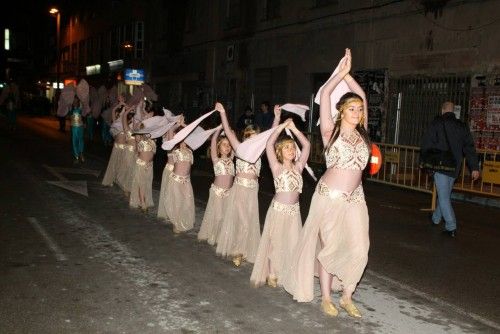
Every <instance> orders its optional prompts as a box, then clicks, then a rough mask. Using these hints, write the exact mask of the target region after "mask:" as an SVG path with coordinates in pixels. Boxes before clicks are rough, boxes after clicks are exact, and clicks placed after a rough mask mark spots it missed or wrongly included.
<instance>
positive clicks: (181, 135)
mask: <svg viewBox="0 0 500 334" xmlns="http://www.w3.org/2000/svg"><path fill="white" fill-rule="evenodd" d="M214 112H215V110H212V111H210V112H208V113H206V114H205V115H203V116H201V117H199V118H198V119H196V120H195V121H193V122H192V123H190V124H189V125H188V126H186V127H185V128H184V129H182V130H180V131H179V132H177V133H176V134H175V136H174V138H172V139H170V140H167V141H165V142H163V144H162V145H161V148H162V149H164V150H165V151H170V150H171V149H172V148H174V146H175V145H177V144H179V143H180V142H181V141H183V140H184V139H186V137H187V136H188V135H189V134H190V133H191V132H193V131H194V129H196V127H197V126H198V125H199V124H200V123H201V122H202V121H203V120H204V119H205V118H207V117H208V116H210V115H212V114H213V113H214Z"/></svg>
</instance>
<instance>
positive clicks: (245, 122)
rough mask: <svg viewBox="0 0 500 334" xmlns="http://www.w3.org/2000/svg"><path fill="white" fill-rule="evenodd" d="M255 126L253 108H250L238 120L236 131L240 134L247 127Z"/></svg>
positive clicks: (246, 108) (247, 107)
mask: <svg viewBox="0 0 500 334" xmlns="http://www.w3.org/2000/svg"><path fill="white" fill-rule="evenodd" d="M254 124H255V116H254V114H253V110H252V108H250V106H246V107H245V112H244V113H243V115H241V116H240V118H238V123H237V124H236V129H238V132H241V131H243V130H244V129H245V128H246V127H247V126H249V125H254Z"/></svg>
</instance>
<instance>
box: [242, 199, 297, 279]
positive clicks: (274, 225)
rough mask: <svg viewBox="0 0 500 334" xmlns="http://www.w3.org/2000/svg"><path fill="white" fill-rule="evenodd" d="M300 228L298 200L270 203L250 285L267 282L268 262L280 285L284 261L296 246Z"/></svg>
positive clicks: (284, 269) (286, 260)
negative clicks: (286, 202) (289, 202)
mask: <svg viewBox="0 0 500 334" xmlns="http://www.w3.org/2000/svg"><path fill="white" fill-rule="evenodd" d="M301 228H302V220H301V219H300V207H299V203H296V204H282V203H279V202H276V201H275V200H273V201H272V202H271V205H270V206H269V209H268V210H267V215H266V221H265V223H264V230H263V231H262V237H261V238H260V243H259V249H258V251H257V257H256V258H255V264H254V266H253V271H252V275H251V277H250V283H251V285H252V286H254V287H259V286H261V285H264V284H265V283H266V278H267V277H268V276H269V265H271V266H272V268H273V271H274V275H275V276H276V277H277V278H278V285H282V282H281V281H282V276H283V273H284V272H285V271H286V268H285V263H287V264H288V263H290V261H288V259H289V258H290V257H291V256H292V252H293V250H294V248H295V246H296V245H297V240H298V239H299V233H300V229H301ZM269 263H270V264H269Z"/></svg>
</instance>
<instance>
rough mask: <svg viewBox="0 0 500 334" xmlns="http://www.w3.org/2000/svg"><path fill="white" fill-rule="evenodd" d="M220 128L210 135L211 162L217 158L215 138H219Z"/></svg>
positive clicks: (214, 161)
mask: <svg viewBox="0 0 500 334" xmlns="http://www.w3.org/2000/svg"><path fill="white" fill-rule="evenodd" d="M221 131H222V129H218V130H217V131H215V132H214V134H213V135H212V139H211V140H210V158H212V162H213V163H214V164H215V163H216V162H217V160H218V159H219V158H218V157H217V138H219V135H220V132H221Z"/></svg>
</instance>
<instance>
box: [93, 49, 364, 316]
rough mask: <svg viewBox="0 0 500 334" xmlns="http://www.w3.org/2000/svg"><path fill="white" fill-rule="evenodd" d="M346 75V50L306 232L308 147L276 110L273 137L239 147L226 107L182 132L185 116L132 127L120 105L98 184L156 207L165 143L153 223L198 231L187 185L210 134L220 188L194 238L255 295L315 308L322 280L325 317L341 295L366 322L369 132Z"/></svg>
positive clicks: (327, 113)
mask: <svg viewBox="0 0 500 334" xmlns="http://www.w3.org/2000/svg"><path fill="white" fill-rule="evenodd" d="M350 70H351V53H350V50H349V49H346V53H345V56H344V57H343V58H342V60H341V61H340V63H339V65H338V67H337V69H336V70H335V72H334V73H333V74H332V76H331V77H330V79H329V80H328V81H327V82H326V83H325V84H324V85H323V86H322V88H321V89H320V92H319V93H318V96H317V97H318V101H317V102H319V104H320V131H321V137H322V141H323V145H324V154H325V161H326V167H327V169H326V171H325V173H324V174H323V176H322V177H321V178H320V180H319V182H318V183H317V186H316V190H315V192H314V195H313V197H312V200H311V206H310V209H309V214H308V216H307V219H306V221H305V223H304V225H302V220H301V216H300V207H299V196H300V193H301V192H302V187H303V179H302V171H303V170H304V169H306V168H307V169H308V170H310V169H309V168H308V166H307V160H308V157H309V152H310V143H309V141H308V139H307V137H306V136H305V135H304V134H302V133H301V132H300V131H299V130H298V129H297V127H296V126H295V124H294V122H293V121H292V120H291V119H286V120H284V121H283V122H281V110H282V107H280V106H275V108H274V113H275V118H274V123H273V127H272V128H271V129H270V130H267V131H265V132H262V133H259V129H257V128H256V127H254V126H248V127H247V128H245V129H244V131H243V134H242V136H241V141H240V140H239V139H238V137H237V135H236V134H235V133H234V131H233V130H232V129H231V127H230V123H229V120H228V118H227V116H226V112H225V109H224V107H223V105H222V104H220V103H216V105H215V108H214V109H215V110H213V111H212V112H210V113H208V114H206V115H204V116H202V117H200V118H199V119H198V120H197V121H194V122H193V123H190V124H185V123H184V118H183V117H182V116H174V115H171V114H169V115H167V114H166V115H165V116H163V118H162V117H160V116H155V117H157V118H156V119H155V120H153V118H155V117H147V116H146V117H142V118H141V119H142V120H141V121H140V122H137V121H134V117H133V116H131V110H134V109H135V110H136V113H137V112H141V110H140V109H141V108H138V107H137V106H127V105H126V104H125V103H124V102H123V100H122V101H120V102H119V103H118V105H117V106H116V107H115V108H114V109H113V115H114V116H113V117H114V119H115V121H116V122H120V123H121V130H120V131H118V132H116V133H115V136H114V146H113V151H112V153H111V156H110V160H109V163H108V168H107V170H106V173H105V175H104V179H103V181H102V183H103V185H107V186H110V185H113V183H116V184H118V185H119V186H120V187H121V188H122V189H123V191H124V192H125V193H126V194H127V195H128V196H129V203H130V206H131V207H134V208H141V209H142V210H147V209H148V208H150V207H152V206H153V199H152V179H153V168H152V160H153V156H154V154H155V152H156V146H155V141H154V139H155V138H159V137H162V138H163V144H162V148H163V149H165V150H168V159H167V162H166V165H165V168H164V171H163V175H162V182H161V190H160V198H159V203H158V213H157V215H158V217H159V218H161V219H165V221H166V222H167V223H171V224H172V225H173V231H174V233H176V234H178V233H182V232H186V231H189V230H191V229H192V228H193V227H194V223H195V203H194V196H193V189H192V185H191V180H190V173H191V167H192V165H193V162H194V161H193V150H194V149H196V148H198V147H199V146H201V145H200V142H203V141H204V140H206V139H208V137H209V136H208V135H210V136H211V139H210V157H211V160H212V163H213V170H214V180H213V183H212V185H211V187H210V190H209V199H208V202H207V206H206V209H205V213H204V217H203V220H202V222H201V226H200V230H199V233H198V239H199V240H203V241H207V242H208V244H210V245H212V246H214V247H215V251H216V253H217V254H218V255H219V256H221V257H224V258H230V259H231V260H232V262H233V263H234V265H235V266H240V265H241V264H242V263H243V262H245V261H247V262H249V263H253V271H252V274H251V277H250V282H251V285H252V286H254V287H259V286H262V285H264V284H267V285H268V286H270V287H278V286H280V287H283V288H284V289H285V290H286V291H287V292H288V293H290V294H291V295H292V296H293V299H295V300H297V301H298V302H310V301H312V300H313V291H314V277H315V276H319V280H320V285H321V294H322V303H321V309H322V310H323V312H324V313H325V314H327V315H328V316H337V314H338V309H337V307H336V306H335V303H334V302H333V301H332V299H331V292H332V290H335V291H342V295H341V297H340V300H339V302H338V305H339V306H340V307H341V308H342V309H344V310H345V311H346V312H347V313H348V314H349V315H350V316H352V317H361V313H360V311H359V310H358V308H357V307H356V306H355V304H354V303H353V300H352V294H353V292H354V290H355V288H356V286H357V284H358V282H359V281H360V279H361V276H362V274H363V271H364V269H365V267H366V264H367V260H368V249H369V236H368V220H369V218H368V210H367V207H366V202H365V199H364V193H363V188H362V173H363V170H364V169H365V167H366V165H367V163H368V160H369V156H370V147H371V145H370V142H369V138H368V135H367V131H366V128H367V105H366V96H365V94H364V92H363V90H362V88H361V87H360V86H359V84H358V83H357V82H356V81H355V80H354V79H353V77H351V76H350V74H349V72H350ZM214 112H218V113H219V114H220V119H221V122H222V124H221V125H220V126H218V127H216V128H214V129H211V130H209V131H204V130H202V129H201V130H200V129H199V128H198V124H199V122H201V120H202V119H204V118H206V117H208V116H209V114H212V113H214ZM280 122H281V124H280ZM117 124H118V123H117ZM117 128H119V127H117ZM197 128H198V130H196V129H197ZM297 142H298V144H297ZM299 145H300V147H299ZM264 150H265V152H266V153H265V154H266V156H267V160H268V161H269V167H270V168H271V171H272V175H273V178H274V185H275V191H276V193H275V195H274V198H273V200H272V202H271V204H270V206H269V209H268V211H267V215H266V219H265V222H264V228H263V231H262V234H261V231H260V222H259V203H258V189H259V175H260V169H261V160H260V155H261V154H262V153H263V151H264ZM234 160H236V161H235V163H234Z"/></svg>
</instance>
